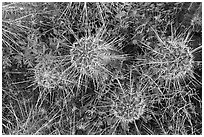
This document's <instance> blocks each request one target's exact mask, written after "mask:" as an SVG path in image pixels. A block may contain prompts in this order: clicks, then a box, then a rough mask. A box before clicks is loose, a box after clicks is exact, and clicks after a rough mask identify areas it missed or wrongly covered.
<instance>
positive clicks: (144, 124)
mask: <svg viewBox="0 0 204 137" xmlns="http://www.w3.org/2000/svg"><path fill="white" fill-rule="evenodd" d="M172 4H173V5H174V6H177V9H174V10H172V11H171V8H170V9H169V10H166V8H167V7H168V6H170V5H171V4H170V5H168V3H119V2H115V3H100V2H99V3H94V2H93V3H91V2H88V3H86V2H85V3H83V2H74V3H68V2H67V3H61V2H59V3H4V4H3V7H2V10H3V24H2V25H3V28H2V33H3V43H2V44H3V45H2V47H3V58H2V59H3V63H2V64H3V73H2V74H3V77H4V80H3V83H4V84H3V97H2V100H3V101H4V103H3V106H2V107H3V109H2V110H3V116H2V120H3V121H2V127H3V134H201V131H200V129H201V127H200V126H201V118H200V116H201V112H200V110H201V97H200V95H199V94H200V91H199V88H200V87H201V84H202V83H201V82H200V81H199V80H198V79H199V77H200V74H197V73H195V70H194V69H196V67H197V66H196V65H197V62H201V61H196V55H197V54H196V53H197V52H199V51H200V49H201V46H199V45H198V46H197V45H196V47H193V46H195V45H192V40H193V35H192V34H193V32H194V30H193V29H194V26H189V28H188V29H183V28H182V25H180V26H181V27H179V26H177V25H178V24H177V20H176V19H175V20H172V19H174V18H175V15H176V11H177V10H179V8H181V9H180V10H182V7H184V5H185V4H183V5H182V3H172ZM192 4H193V3H192ZM198 5H199V3H197V6H198ZM171 6H172V5H171ZM35 8H37V10H36V9H35ZM31 9H32V10H31ZM147 9H149V10H147ZM199 9H200V7H199V6H198V7H197V9H196V12H195V13H200V12H199V11H198V10H199ZM38 10H39V11H38ZM20 11H21V12H23V13H24V14H25V15H24V14H22V15H20V13H21V12H20ZM164 11H165V13H168V14H167V15H168V16H163V14H162V13H163V12H164ZM41 12H42V13H41ZM160 12H161V14H158V13H160ZM171 12H173V13H171ZM174 12H175V13H174ZM149 15H151V17H149V18H148V16H149ZM13 16H14V17H13ZM169 18H170V19H169ZM169 22H170V23H169ZM148 24H149V25H148ZM191 25H192V24H191ZM150 26H151V27H150ZM18 28H20V29H19V30H18ZM176 29H177V30H176ZM167 33H170V34H167ZM196 33H198V32H196ZM6 54H7V55H6ZM19 75H21V76H19ZM15 91H16V92H15ZM6 113H7V114H8V115H6ZM178 121H179V122H178Z"/></svg>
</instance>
